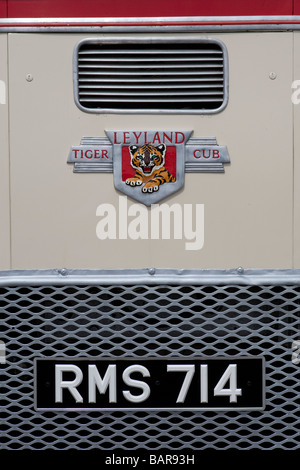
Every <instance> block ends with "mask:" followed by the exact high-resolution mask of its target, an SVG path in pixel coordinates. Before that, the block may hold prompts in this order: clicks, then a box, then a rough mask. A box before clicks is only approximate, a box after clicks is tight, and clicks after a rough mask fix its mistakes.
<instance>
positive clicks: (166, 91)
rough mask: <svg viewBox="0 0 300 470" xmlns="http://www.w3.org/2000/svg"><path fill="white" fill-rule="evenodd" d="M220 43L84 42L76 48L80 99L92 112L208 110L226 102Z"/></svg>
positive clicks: (77, 92) (223, 58) (180, 111)
mask: <svg viewBox="0 0 300 470" xmlns="http://www.w3.org/2000/svg"><path fill="white" fill-rule="evenodd" d="M225 56H226V53H225V50H224V47H223V45H222V44H221V43H220V42H219V41H215V40H205V41H204V40H199V39H198V40H193V41H191V40H187V41H180V42H179V41H176V42H174V41H170V42H166V41H165V40H164V41H158V40H156V41H153V42H152V41H149V40H147V41H146V42H145V41H142V42H141V41H131V42H121V41H120V42H117V43H116V42H112V41H97V42H95V41H87V40H86V41H83V42H81V43H80V44H79V45H78V47H77V48H76V51H75V60H74V63H75V65H74V68H75V71H74V72H75V74H74V76H75V99H76V102H77V104H78V105H79V107H80V108H81V109H83V110H85V111H90V112H119V111H124V112H128V111H133V112H166V113H172V112H173V113H177V112H179V113H209V112H216V111H220V110H221V109H222V108H223V107H224V106H225V104H226V100H227V90H226V82H227V80H226V79H225V78H226V76H227V70H226V69H227V61H226V60H225Z"/></svg>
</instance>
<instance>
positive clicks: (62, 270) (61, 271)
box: [59, 268, 68, 276]
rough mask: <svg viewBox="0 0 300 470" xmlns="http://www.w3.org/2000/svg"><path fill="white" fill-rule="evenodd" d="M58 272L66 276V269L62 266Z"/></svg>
mask: <svg viewBox="0 0 300 470" xmlns="http://www.w3.org/2000/svg"><path fill="white" fill-rule="evenodd" d="M59 274H61V275H62V276H67V274H68V270H67V269H65V268H62V269H60V271H59Z"/></svg>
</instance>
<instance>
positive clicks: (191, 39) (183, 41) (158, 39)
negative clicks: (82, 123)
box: [73, 36, 229, 115]
mask: <svg viewBox="0 0 300 470" xmlns="http://www.w3.org/2000/svg"><path fill="white" fill-rule="evenodd" d="M197 43H198V44H201V45H203V44H207V45H209V44H213V45H217V46H218V47H219V48H220V50H221V53H222V65H223V75H222V80H223V81H222V86H223V89H222V92H223V100H222V102H221V105H220V106H218V107H216V108H213V109H201V108H198V109H180V107H178V108H176V109H175V108H174V109H164V108H160V107H158V106H153V107H152V108H151V107H149V108H148V107H147V108H146V107H143V106H141V107H139V108H134V107H131V106H129V107H127V108H122V107H109V106H107V107H103V108H100V107H95V108H93V107H87V106H84V104H83V103H82V100H81V99H80V88H79V52H80V49H81V48H82V47H83V46H85V45H89V44H90V45H95V44H101V45H109V46H111V45H116V46H118V45H122V46H124V45H125V46H126V45H128V46H132V45H138V46H139V47H140V46H143V45H145V46H146V45H149V44H151V45H154V46H157V45H160V44H161V45H168V46H174V45H176V44H180V45H186V46H187V47H188V46H189V45H190V44H197ZM228 65H229V64H228V53H227V48H226V46H225V44H224V43H223V42H222V41H221V40H220V39H216V38H203V37H199V36H188V37H177V36H176V37H165V36H155V37H149V36H147V37H136V36H130V37H128V36H117V37H114V36H109V37H104V38H86V39H82V40H81V41H79V42H78V43H77V45H76V46H75V48H74V53H73V91H74V101H75V104H76V105H77V107H78V108H79V109H80V110H81V111H83V112H86V113H93V114H107V113H108V114H187V115H188V114H198V115H199V114H216V113H220V112H221V111H223V110H224V109H225V108H226V106H227V104H228V97H229V74H228V68H229V67H228ZM107 81H109V79H108V80H107ZM178 81H179V80H178ZM183 104H184V102H183Z"/></svg>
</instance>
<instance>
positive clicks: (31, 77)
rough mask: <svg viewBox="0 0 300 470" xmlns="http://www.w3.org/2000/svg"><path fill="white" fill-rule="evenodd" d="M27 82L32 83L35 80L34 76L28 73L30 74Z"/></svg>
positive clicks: (27, 76)
mask: <svg viewBox="0 0 300 470" xmlns="http://www.w3.org/2000/svg"><path fill="white" fill-rule="evenodd" d="M26 80H27V82H32V80H33V75H31V73H28V74H27V75H26Z"/></svg>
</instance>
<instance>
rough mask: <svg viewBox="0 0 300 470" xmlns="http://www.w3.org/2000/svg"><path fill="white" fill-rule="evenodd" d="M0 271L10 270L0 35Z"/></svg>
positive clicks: (2, 41) (0, 42) (3, 42)
mask: <svg viewBox="0 0 300 470" xmlns="http://www.w3.org/2000/svg"><path fill="white" fill-rule="evenodd" d="M0 221H1V222H0V247H1V248H0V269H9V268H10V210H9V146H8V82H7V35H6V34H0Z"/></svg>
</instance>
